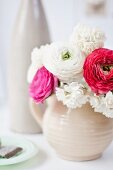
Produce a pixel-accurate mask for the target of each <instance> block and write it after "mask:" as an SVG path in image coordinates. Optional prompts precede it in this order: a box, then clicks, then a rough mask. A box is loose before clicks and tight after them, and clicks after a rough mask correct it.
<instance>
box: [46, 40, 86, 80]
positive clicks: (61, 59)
mask: <svg viewBox="0 0 113 170" xmlns="http://www.w3.org/2000/svg"><path fill="white" fill-rule="evenodd" d="M84 59H85V56H84V54H83V53H82V52H81V51H80V50H79V48H76V47H75V46H71V45H69V44H64V43H52V44H51V45H50V46H49V48H48V49H47V51H46V55H45V56H44V57H43V64H44V66H45V67H46V69H48V70H49V71H50V72H51V73H53V74H54V75H55V76H56V77H58V78H59V79H60V80H61V81H62V82H72V81H75V80H77V79H80V78H81V76H82V71H83V63H84Z"/></svg>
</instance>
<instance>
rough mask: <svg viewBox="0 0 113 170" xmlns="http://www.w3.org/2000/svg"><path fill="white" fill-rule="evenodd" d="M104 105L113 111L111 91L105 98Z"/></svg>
mask: <svg viewBox="0 0 113 170" xmlns="http://www.w3.org/2000/svg"><path fill="white" fill-rule="evenodd" d="M104 103H105V105H106V107H107V108H109V109H113V94H112V92H111V91H109V92H108V93H107V94H106V97H105V98H104Z"/></svg>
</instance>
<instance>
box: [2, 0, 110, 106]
mask: <svg viewBox="0 0 113 170" xmlns="http://www.w3.org/2000/svg"><path fill="white" fill-rule="evenodd" d="M107 1H108V15H107V18H104V19H103V20H101V22H100V20H99V19H97V20H95V19H94V20H92V19H89V20H88V19H87V18H86V17H85V16H84V14H83V8H84V3H85V0H42V2H43V5H44V8H45V13H46V15H47V19H48V24H49V27H50V32H51V37H52V40H53V41H54V40H65V39H67V38H68V36H69V34H70V33H71V31H72V28H73V26H74V25H75V24H76V23H77V21H81V20H82V21H83V22H84V23H85V22H86V23H87V22H88V23H89V24H91V25H99V26H100V27H102V29H103V30H104V31H105V32H106V34H107V37H108V40H107V41H106V42H107V43H106V44H107V46H109V47H112V45H113V9H112V7H113V0H107ZM19 3H20V0H0V99H1V98H2V101H3V98H4V94H5V97H6V98H7V91H6V85H7V83H6V82H7V76H6V69H7V67H6V65H7V58H8V53H9V48H10V39H11V32H12V28H13V24H14V21H15V18H16V14H17V11H18V7H19ZM0 103H1V100H0Z"/></svg>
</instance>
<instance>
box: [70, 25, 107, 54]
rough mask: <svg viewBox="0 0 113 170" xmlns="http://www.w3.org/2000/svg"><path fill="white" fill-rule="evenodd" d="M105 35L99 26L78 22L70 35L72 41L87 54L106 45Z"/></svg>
mask: <svg viewBox="0 0 113 170" xmlns="http://www.w3.org/2000/svg"><path fill="white" fill-rule="evenodd" d="M104 40H105V35H104V33H103V32H102V31H100V30H99V29H97V28H91V27H88V26H86V25H84V24H78V25H77V26H76V27H75V28H74V31H73V33H72V35H71V37H70V43H71V44H73V45H75V46H78V47H79V48H80V49H81V51H83V52H84V53H85V55H88V54H90V53H91V52H92V51H93V50H95V49H98V48H101V47H103V46H104Z"/></svg>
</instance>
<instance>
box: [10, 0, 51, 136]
mask: <svg viewBox="0 0 113 170" xmlns="http://www.w3.org/2000/svg"><path fill="white" fill-rule="evenodd" d="M49 42H50V37H49V31H48V26H47V21H46V17H45V14H44V10H43V6H42V3H41V0H21V4H20V8H19V11H18V14H17V18H16V22H15V26H14V31H13V35H12V44H11V50H10V57H9V68H8V79H9V84H8V90H9V104H10V127H11V129H12V130H14V131H17V132H23V133H35V132H41V128H40V126H39V125H38V124H37V123H36V121H35V120H34V118H33V117H32V115H31V113H30V109H29V100H28V83H27V71H28V67H29V65H30V62H31V59H30V58H31V51H32V49H33V48H34V47H36V46H40V45H42V44H46V43H49ZM39 107H40V106H39Z"/></svg>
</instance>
